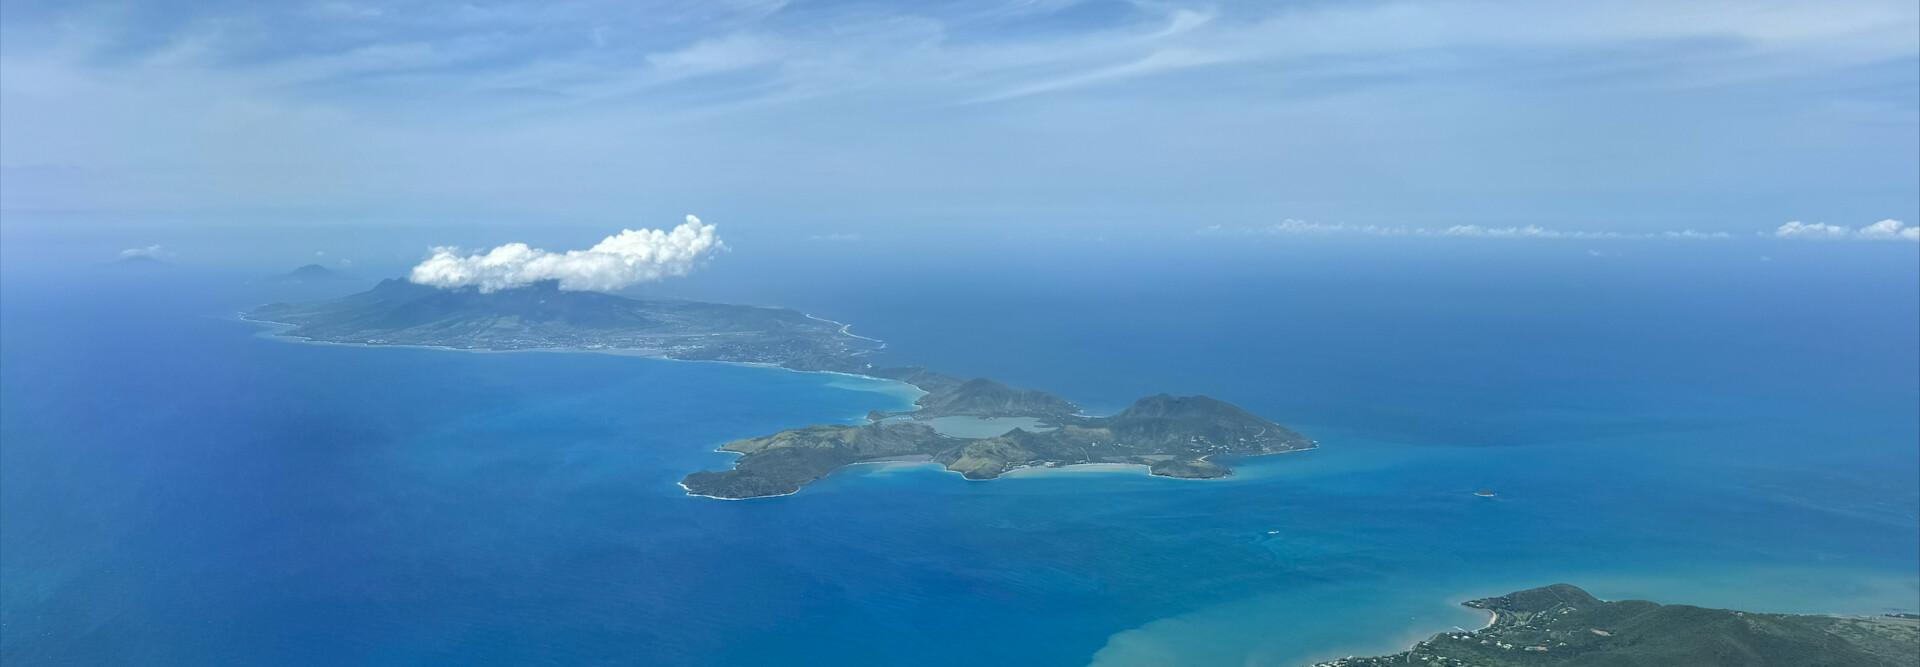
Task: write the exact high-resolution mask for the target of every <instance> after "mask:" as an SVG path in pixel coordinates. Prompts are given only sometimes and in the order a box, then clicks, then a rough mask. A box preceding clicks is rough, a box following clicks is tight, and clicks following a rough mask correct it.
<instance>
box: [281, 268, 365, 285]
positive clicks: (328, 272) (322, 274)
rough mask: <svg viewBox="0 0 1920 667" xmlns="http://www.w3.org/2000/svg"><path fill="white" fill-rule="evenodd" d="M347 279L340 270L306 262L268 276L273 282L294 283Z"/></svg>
mask: <svg viewBox="0 0 1920 667" xmlns="http://www.w3.org/2000/svg"><path fill="white" fill-rule="evenodd" d="M346 279H347V276H345V275H343V274H341V273H340V272H339V271H335V270H333V269H329V268H327V267H324V266H321V265H319V264H305V265H302V266H300V267H299V268H296V269H294V270H292V271H288V272H286V273H282V274H280V275H277V276H273V277H272V278H268V280H269V281H271V282H276V283H292V284H303V283H328V282H334V281H339V280H346Z"/></svg>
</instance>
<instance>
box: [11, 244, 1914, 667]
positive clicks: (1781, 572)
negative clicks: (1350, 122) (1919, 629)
mask: <svg viewBox="0 0 1920 667" xmlns="http://www.w3.org/2000/svg"><path fill="white" fill-rule="evenodd" d="M1624 245H1626V246H1628V249H1630V250H1632V252H1627V253H1621V252H1619V251H1618V249H1617V248H1615V247H1607V248H1606V249H1607V252H1606V253H1605V254H1604V255H1602V256H1595V255H1593V254H1592V253H1589V252H1588V248H1587V247H1586V246H1581V245H1577V244H1555V243H1545V244H1517V245H1501V244H1486V245H1461V246H1456V247H1453V248H1451V249H1449V251H1448V252H1446V253H1442V254H1436V253H1433V252H1431V250H1432V248H1430V247H1415V246H1408V247H1403V248H1372V249H1356V248H1341V247H1303V248H1270V247H1269V248H1231V247H1229V248H1212V249H1208V254H1206V255H1205V257H1206V259H1205V261H1195V256H1183V255H1181V254H1180V253H1178V252H1173V253H1169V252H1167V251H1164V250H1163V249H1156V248H1146V247H1140V248H1116V249H1111V250H1104V249H1102V250H1095V251H1084V250H1083V251H1081V252H1083V253H1085V254H1083V255H1076V256H1073V257H1062V256H1061V255H1060V254H1058V253H1056V252H1052V251H1045V250H1034V249H1027V250H1006V251H994V252H986V251H978V252H976V251H974V249H961V250H959V251H953V250H951V249H943V250H942V251H941V252H927V253H922V254H918V255H915V254H913V253H900V252H894V251H889V252H887V253H874V254H871V255H863V254H862V253H869V252H874V251H870V250H863V249H860V248H848V249H836V250H833V251H831V252H836V253H842V254H844V255H846V256H845V257H835V258H829V259H832V260H848V259H852V260H858V261H830V262H826V266H828V267H830V268H826V269H822V268H821V266H822V263H821V262H820V261H819V258H818V257H808V258H805V259H804V260H803V259H801V258H792V259H789V260H786V261H787V262H788V263H784V264H783V263H782V260H780V259H779V258H773V259H769V260H766V261H757V262H754V263H752V264H751V265H749V263H747V262H745V261H733V262H731V263H728V262H726V261H723V262H719V263H716V265H715V266H714V267H711V269H710V270H709V271H707V272H705V273H702V274H699V275H697V276H696V277H695V278H693V279H689V280H686V281H683V282H680V283H673V284H662V285H658V286H653V287H650V288H648V291H649V292H651V293H671V294H678V295H684V296H691V297H698V298H712V299H718V300H729V301H740V302H750V303H769V304H785V305H792V306H795V307H799V308H802V309H805V310H808V311H809V312H813V313H816V314H819V315H822V316H826V317H831V318H834V319H839V320H842V321H847V322H851V323H854V325H855V327H856V330H857V331H859V332H861V333H864V334H867V335H872V336H877V337H880V338H884V339H886V340H888V341H889V343H890V346H889V349H888V360H889V361H894V362H901V363H919V364H925V365H928V366H932V367H935V368H938V369H942V370H947V371H949V372H954V373H961V374H971V375H987V376H992V377H997V378H1002V379H1005V380H1008V381H1011V382H1016V383H1020V384H1025V385H1030V386H1035V387H1040V388H1046V389H1050V390H1054V391H1056V392H1058V393H1061V394H1063V395H1065V396H1067V397H1069V398H1072V399H1075V400H1077V401H1080V402H1082V403H1083V404H1085V405H1087V406H1088V407H1089V408H1090V409H1092V410H1095V411H1106V410H1115V409H1118V408H1120V407H1123V406H1124V405H1125V404H1126V403H1127V402H1128V401H1129V400H1131V399H1132V398H1134V397H1136V396H1138V395H1142V394H1147V393H1153V392H1158V391H1171V392H1177V393H1201V392H1203V393H1208V394H1212V395H1215V396H1219V397H1221V398H1225V399H1227V400H1231V401H1234V402H1236V403H1239V404H1241V405H1243V406H1245V407H1247V408H1249V409H1252V410H1254V411H1255V412H1258V413H1260V414H1263V415H1266V416H1269V417H1271V418H1274V419H1276V420H1280V421H1283V422H1286V423H1289V424H1290V425H1293V426H1295V427H1297V428H1299V429H1301V430H1303V431H1306V432H1307V433H1309V434H1310V435H1312V436H1314V437H1316V438H1318V439H1319V440H1321V442H1322V443H1323V447H1322V448H1321V449H1320V450H1317V451H1312V452H1307V453H1301V454H1292V455H1286V456H1280V457H1273V458H1268V459H1260V460H1253V461H1244V462H1242V463H1241V464H1240V467H1239V471H1240V472H1239V474H1237V475H1236V476H1234V477H1233V478H1230V479H1227V480H1219V481H1204V482H1196V481H1181V480H1167V479H1157V478H1151V477H1147V476H1144V475H1141V474H1138V473H1137V472H1103V473H1085V472H1067V471H1052V472H1042V473H1034V474H1020V475H1015V476H1011V477H1008V478H1005V479H1000V480H995V481H991V482H967V481H964V480H961V479H960V478H958V477H957V476H954V475H951V474H947V473H944V472H942V471H939V470H937V469H933V468H928V467H911V466H908V467H898V466H857V467H855V468H853V469H850V470H848V471H846V472H843V473H841V474H836V475H835V476H833V477H831V478H829V479H827V480H824V481H823V482H821V483H818V484H816V485H814V486H811V487H809V488H807V489H806V490H805V491H803V492H802V493H800V494H798V495H795V496H791V497H785V498H778V499H766V500H756V501H747V502H720V501H712V500H705V499H697V498H689V497H686V496H684V495H682V493H681V491H680V489H678V488H677V487H676V486H675V485H674V482H676V481H677V480H678V479H679V478H680V477H681V476H683V475H684V474H685V473H687V472H689V471H692V470H697V469H703V468H714V467H720V466H723V465H725V463H726V461H727V458H728V457H727V456H726V455H722V454H718V453H715V452H713V451H712V449H713V448H714V447H715V446H716V445H718V444H719V443H721V442H724V441H725V440H728V439H731V438H735V437H742V436H748V435H756V434H762V433H766V432H769V431H773V430H776V429H780V428H785V427H792V426H799V425H804V424H809V423H818V422H821V421H852V420H855V419H858V418H859V416H860V415H863V414H864V413H865V412H866V411H868V410H870V409H876V408H878V409H894V408H900V407H903V406H904V405H905V403H906V402H907V401H909V400H910V398H909V395H908V394H905V393H903V392H902V391H900V388H899V387H898V386H896V385H891V384H888V383H883V382H878V381H867V380H862V379H858V378H849V377H840V376H830V375H819V374H802V373H791V372H786V371H780V370H772V369H760V368H748V367H740V366H729V365H720V364H695V363H677V362H663V361H654V360H646V359H634V358H625V357H616V356H611V355H595V354H559V353H516V354H475V353H457V352H443V351H433V350H416V349H390V348H389V349H378V348H360V347H350V346H323V345H308V344H297V343H288V342H283V341H279V340H275V339H272V338H269V337H266V336H263V335H262V334H261V329H259V328H257V327H254V326H252V325H248V324H246V323H242V322H238V321H235V320H233V319H232V317H231V315H232V313H233V312H234V311H237V310H239V309H241V308H244V307H247V306H251V305H254V304H257V303H260V302H264V301H267V300H274V299H287V298H300V297H311V296H319V295H322V294H330V293H343V292H347V291H352V290H354V289H359V288H362V287H364V286H365V285H364V283H349V284H342V285H337V286H319V287H306V288H291V287H281V286H273V285H268V284H263V283H260V282H258V281H250V280H249V279H251V278H257V277H258V275H260V273H259V272H252V273H246V272H236V271H216V270H195V269H193V268H191V267H179V268H175V269H172V270H167V271H159V272H152V273H129V272H122V271H114V270H101V269H96V268H91V267H90V268H88V269H85V270H71V269H62V270H51V269H21V268H18V267H19V264H18V263H16V264H15V266H14V267H10V269H9V270H10V271H11V273H9V274H8V275H6V276H5V278H6V279H5V280H4V281H0V661H3V662H5V663H6V664H9V665H38V664H71V665H92V664H148V665H151V664H420V663H442V664H500V665H522V664H661V665H718V664H730V665H731V664H738V665H788V664H926V665H940V664H954V665H962V664H993V665H1013V664H1031V665H1080V664H1088V663H1094V664H1102V665H1166V664H1222V663H1233V664H1254V665H1266V664H1274V665H1286V664H1297V663H1299V662H1301V661H1304V660H1308V659H1313V658H1323V657H1329V656H1338V655H1345V654H1351V653H1361V652H1381V651H1390V650H1396V649H1398V648H1400V647H1402V646H1404V645H1406V644H1408V643H1410V642H1411V641H1413V640H1415V639H1417V638H1420V637H1422V636H1424V635H1425V634H1428V633H1431V632H1435V631H1439V630H1443V629H1447V628H1449V627H1451V626H1454V625H1462V626H1469V627H1471V626H1474V625H1477V624H1478V623H1481V622H1483V621H1484V619H1483V618H1481V617H1480V616H1479V615H1476V614H1474V613H1469V612H1468V611H1466V610H1463V609H1461V608H1459V607H1457V606H1456V603H1457V602H1459V601H1461V600H1464V599H1467V598H1471V597H1478V596H1483V595H1494V594H1499V593H1504V592H1507V591H1509V590H1513V589H1517V588H1521V587H1527V586H1534V585H1542V584H1546V583H1552V582H1557V581H1567V582H1572V583H1576V584H1580V585H1583V586H1586V587H1588V588H1589V589H1590V590H1592V591H1594V592H1595V593H1596V594H1599V595H1601V596H1603V597H1609V598H1621V597H1644V598H1651V599H1656V600H1662V601H1673V602H1688V603H1696V604H1705V605H1713V606H1732V607H1742V608H1750V609H1761V610H1771V611H1792V612H1836V613H1879V612H1883V611H1893V610H1905V611H1915V610H1916V609H1917V608H1920V286H1917V285H1920V268H1917V267H1916V264H1917V263H1920V259H1916V258H1920V253H1916V252H1915V250H1914V248H1913V247H1911V246H1908V245H1901V244H1893V245H1876V244H1800V245H1796V246H1793V247H1780V246H1781V244H1763V243H1760V242H1738V243H1732V244H1699V245H1693V244H1684V243H1670V244H1659V243H1647V244H1624ZM737 254H744V251H741V252H739V253H737ZM1195 254H1196V256H1197V251H1195ZM1763 254H1764V255H1766V256H1767V259H1766V260H1765V261H1762V260H1761V258H1760V256H1761V255H1763ZM803 268H804V269H805V270H803ZM768 276H780V278H781V279H779V280H770V279H767V277H768ZM1482 487H1485V488H1492V489H1495V490H1496V491H1498V494H1499V495H1498V496H1497V497H1495V498H1492V499H1484V498H1477V497H1475V496H1473V495H1472V491H1474V490H1475V489H1478V488H1482Z"/></svg>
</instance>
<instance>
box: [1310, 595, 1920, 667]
mask: <svg viewBox="0 0 1920 667" xmlns="http://www.w3.org/2000/svg"><path fill="white" fill-rule="evenodd" d="M1464 604H1465V605H1466V606H1468V607H1472V608H1475V609H1485V610H1487V611H1489V612H1492V613H1493V615H1494V618H1493V623H1492V624H1491V625H1488V626H1487V627H1486V628H1484V629H1482V630H1479V631H1477V632H1464V631H1462V632H1449V633H1443V634H1439V635H1434V637H1433V638H1432V639H1428V640H1426V641H1423V642H1420V643H1419V644H1417V645H1415V646H1414V647H1413V648H1412V649H1411V650H1408V651H1406V652H1403V653H1396V654H1393V655H1389V656H1380V657H1371V658H1342V659H1339V660H1333V661H1328V662H1322V663H1319V664H1317V665H1315V667H1386V666H1387V665H1406V664H1417V665H1442V666H1449V667H1457V666H1466V665H1474V666H1478V667H1535V666H1541V667H1544V666H1556V667H1557V666H1565V667H1602V666H1614V665H1618V666H1625V665H1692V666H1695V667H1718V666H1726V667H1733V666H1736V665H1738V666H1741V667H1776V666H1777V667H1790V666H1791V667H1805V666H1810V665H1830V666H1834V667H1838V666H1841V665H1849V666H1858V667H1880V666H1885V667H1894V666H1901V667H1913V666H1915V665H1920V619H1916V618H1911V617H1905V616H1902V617H1893V616H1883V617H1873V618H1863V617H1843V616H1797V615H1790V614H1756V613H1749V612H1742V611H1730V610H1725V609H1703V608H1700V607H1690V606H1687V605H1662V604H1657V603H1653V602H1647V601H1644V600H1625V601H1620V602H1606V601H1603V600H1600V599H1599V598H1596V597H1593V596H1592V595H1590V594H1588V593H1587V592H1586V591H1584V590H1581V589H1579V588H1577V587H1574V586H1571V585H1568V584H1555V585H1552V586H1547V587H1544V588H1535V589H1532V590H1525V591H1520V592H1518V593H1510V594H1507V595H1503V596H1500V597H1496V598H1486V599H1481V600H1473V601H1469V602H1466V603H1464Z"/></svg>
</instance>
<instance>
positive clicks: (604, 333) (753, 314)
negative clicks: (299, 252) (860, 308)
mask: <svg viewBox="0 0 1920 667" xmlns="http://www.w3.org/2000/svg"><path fill="white" fill-rule="evenodd" d="M242 317H244V318H245V319H248V320H252V321H256V322H263V323H270V324H279V325H283V326H285V327H286V328H285V329H284V330H283V331H281V332H280V333H281V335H284V336H290V337H294V338H300V339H305V340H311V341H318V342H328V343H357V344H362V345H414V346H426V347H442V348H451V349H460V350H607V351H615V350H617V351H621V352H624V353H628V354H636V355H641V356H651V357H660V358H665V359H681V360H689V361H729V362H738V363H750V364H765V365H772V366H780V367H784V368H791V369H795V370H818V371H841V372H858V371H861V370H864V369H866V368H867V366H868V364H867V363H866V362H865V360H864V357H865V356H866V355H867V354H870V353H872V352H874V351H875V350H878V349H880V347H881V343H880V341H877V340H873V339H871V338H864V337H861V336H856V335H853V334H852V333H851V332H849V331H848V327H847V326H846V325H844V324H841V323H839V322H833V321H829V320H823V319H819V318H816V317H812V316H809V315H807V314H805V313H802V312H799V311H796V310H789V309H785V308H762V307H757V306H739V305H731V304H718V303H702V302H698V301H681V300H671V299H650V300H641V299H630V298H627V297H622V296H617V295H613V294H605V293H601V292H585V291H574V290H563V289H560V284H559V283H558V282H557V281H545V282H540V283H535V284H533V285H529V286H526V287H520V288H515V289H508V290H498V291H493V292H482V291H480V290H477V289H474V288H470V287H469V288H461V289H442V288H438V287H429V286H426V285H419V284H415V283H411V282H408V281H405V280H400V279H388V280H383V281H381V282H380V284H378V285H376V286H374V288H373V289H370V290H367V291H365V292H360V293H358V294H352V295H348V296H344V297H340V298H337V299H328V300H323V301H315V302H309V303H300V304H289V303H271V304H267V305H264V306H260V307H258V308H255V309H253V310H251V311H248V312H246V313H243V314H242Z"/></svg>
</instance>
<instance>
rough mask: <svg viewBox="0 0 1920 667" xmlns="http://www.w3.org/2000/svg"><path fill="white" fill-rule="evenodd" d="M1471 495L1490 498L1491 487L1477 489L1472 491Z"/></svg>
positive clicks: (1491, 495)
mask: <svg viewBox="0 0 1920 667" xmlns="http://www.w3.org/2000/svg"><path fill="white" fill-rule="evenodd" d="M1473 495H1476V496H1480V497H1482V498H1492V497H1493V489H1481V490H1479V491H1475V492H1473Z"/></svg>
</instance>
